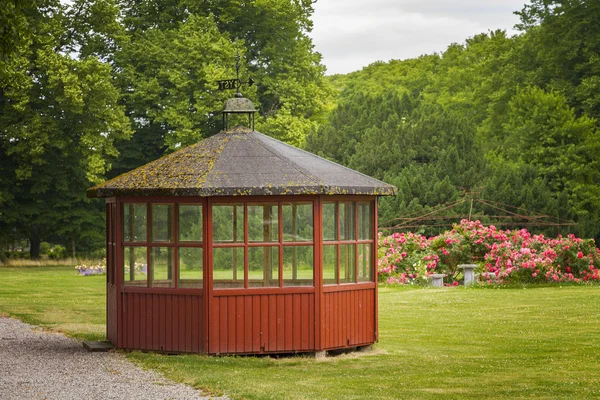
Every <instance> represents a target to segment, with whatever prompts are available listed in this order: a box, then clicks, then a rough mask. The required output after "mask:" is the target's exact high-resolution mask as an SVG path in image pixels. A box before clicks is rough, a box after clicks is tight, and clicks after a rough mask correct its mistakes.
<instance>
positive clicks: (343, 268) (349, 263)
mask: <svg viewBox="0 0 600 400" xmlns="http://www.w3.org/2000/svg"><path fill="white" fill-rule="evenodd" d="M355 250H356V245H355V244H343V245H340V283H354V282H355V281H356V280H355V279H354V277H355V272H356V269H355V267H356V253H355Z"/></svg>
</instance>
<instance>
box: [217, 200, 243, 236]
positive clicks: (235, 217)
mask: <svg viewBox="0 0 600 400" xmlns="http://www.w3.org/2000/svg"><path fill="white" fill-rule="evenodd" d="M212 217H213V220H212V232H213V240H214V241H215V242H216V243H243V242H244V206H242V205H241V204H233V205H229V204H228V205H214V206H213V207H212Z"/></svg>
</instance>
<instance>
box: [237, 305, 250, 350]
mask: <svg viewBox="0 0 600 400" xmlns="http://www.w3.org/2000/svg"><path fill="white" fill-rule="evenodd" d="M235 301H236V306H235V308H236V314H237V315H236V321H235V322H236V327H235V333H236V336H235V339H236V340H235V341H236V343H235V351H237V352H238V353H242V352H244V351H245V350H246V344H245V336H246V329H245V324H244V314H245V311H246V309H245V307H244V301H247V300H246V297H245V296H237V297H236V298H235ZM250 318H252V316H250Z"/></svg>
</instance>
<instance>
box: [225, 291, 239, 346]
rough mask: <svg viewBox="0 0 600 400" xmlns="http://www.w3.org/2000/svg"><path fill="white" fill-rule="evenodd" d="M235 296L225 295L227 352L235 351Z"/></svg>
mask: <svg viewBox="0 0 600 400" xmlns="http://www.w3.org/2000/svg"><path fill="white" fill-rule="evenodd" d="M235 306H236V302H235V297H233V296H232V297H227V310H228V313H227V317H228V318H227V352H228V353H231V352H234V351H235V328H236V319H237V313H236V310H235Z"/></svg>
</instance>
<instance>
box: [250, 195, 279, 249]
mask: <svg viewBox="0 0 600 400" xmlns="http://www.w3.org/2000/svg"><path fill="white" fill-rule="evenodd" d="M277 210H278V208H277V205H276V204H275V205H273V204H266V205H249V206H248V240H249V241H250V242H278V241H279V223H278V221H279V219H278V215H277Z"/></svg>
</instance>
